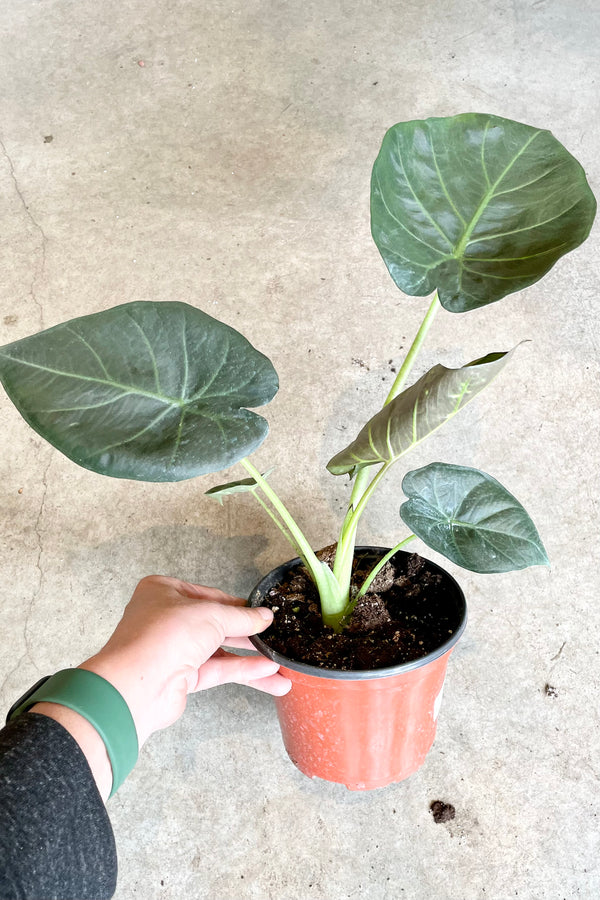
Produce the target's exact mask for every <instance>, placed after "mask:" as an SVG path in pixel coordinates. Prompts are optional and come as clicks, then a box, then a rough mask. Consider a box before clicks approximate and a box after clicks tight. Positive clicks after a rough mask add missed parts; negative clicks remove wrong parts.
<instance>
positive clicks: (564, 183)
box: [371, 113, 596, 312]
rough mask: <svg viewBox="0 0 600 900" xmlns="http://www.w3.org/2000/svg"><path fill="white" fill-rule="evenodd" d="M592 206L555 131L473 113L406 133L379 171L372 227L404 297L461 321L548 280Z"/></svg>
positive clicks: (395, 130)
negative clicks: (431, 300)
mask: <svg viewBox="0 0 600 900" xmlns="http://www.w3.org/2000/svg"><path fill="white" fill-rule="evenodd" d="M595 212H596V201H595V199H594V195H593V194H592V192H591V190H590V188H589V186H588V183H587V181H586V178H585V173H584V171H583V169H582V168H581V166H580V164H579V163H578V162H577V160H576V159H575V158H574V157H573V156H571V154H570V153H569V152H568V151H567V150H566V149H565V148H564V147H563V146H562V144H561V143H559V141H557V140H556V138H555V137H553V135H552V134H551V133H550V132H549V131H545V130H543V129H538V128H532V127H531V126H529V125H523V124H521V123H519V122H513V121H511V120H510V119H502V118H499V117H498V116H490V115H482V114H479V113H467V114H463V115H459V116H452V117H449V118H443V119H442V118H433V119H424V120H416V121H412V122H401V123H400V124H398V125H394V126H393V127H392V128H390V130H389V131H388V132H387V134H386V135H385V137H384V140H383V144H382V147H381V151H380V153H379V155H378V157H377V159H376V161H375V165H374V167H373V177H372V182H371V227H372V233H373V238H374V240H375V243H376V244H377V247H378V248H379V251H380V253H381V255H382V256H383V259H384V261H385V264H386V265H387V267H388V269H389V272H390V275H391V276H392V278H393V279H394V281H395V282H396V284H397V285H398V287H399V288H400V289H401V290H402V291H404V292H405V293H406V294H412V295H416V296H420V297H421V296H425V295H426V294H430V293H431V292H432V291H434V290H435V289H437V290H438V292H439V298H440V301H441V303H442V305H443V306H444V307H445V308H446V309H448V310H450V311H451V312H464V311H465V310H469V309H475V308H477V307H479V306H485V305H486V304H488V303H493V302H494V301H495V300H500V298H502V297H504V296H505V295H506V294H510V293H512V292H513V291H519V290H521V289H522V288H525V287H527V286H528V285H530V284H533V283H534V282H536V281H537V280H538V279H539V278H541V277H542V276H543V275H544V274H545V273H546V272H547V271H548V270H549V269H550V268H551V267H552V266H553V265H554V263H555V262H556V261H557V260H558V259H559V258H560V257H561V256H562V255H563V254H564V253H567V252H568V251H569V250H573V248H575V247H578V246H579V244H581V243H582V241H584V240H585V238H586V237H587V236H588V234H589V231H590V228H591V225H592V222H593V220H594V215H595Z"/></svg>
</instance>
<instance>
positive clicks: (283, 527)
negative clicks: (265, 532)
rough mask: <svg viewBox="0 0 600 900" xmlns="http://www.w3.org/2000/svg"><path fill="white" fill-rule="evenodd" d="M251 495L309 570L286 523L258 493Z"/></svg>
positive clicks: (254, 492) (253, 492)
mask: <svg viewBox="0 0 600 900" xmlns="http://www.w3.org/2000/svg"><path fill="white" fill-rule="evenodd" d="M251 493H252V496H253V497H254V499H255V500H258V502H259V503H260V505H261V506H262V508H263V509H264V511H265V512H266V514H267V515H268V516H270V517H271V519H272V520H273V521H274V522H275V524H276V525H277V527H278V528H279V530H280V531H281V533H282V534H283V536H284V537H285V539H286V540H287V541H288V542H289V544H290V545H291V547H293V549H294V553H296V555H297V556H299V557H300V559H301V560H302V562H303V563H304V565H305V566H306V568H307V569H308V568H309V566H308V563H307V561H306V558H305V556H304V554H303V553H302V550H301V549H300V547H299V546H298V544H297V543H296V541H295V540H294V538H293V537H292V535H291V534H290V532H289V530H288V528H287V526H286V524H285V522H283V521H282V520H281V519H278V518H277V516H276V515H275V513H274V512H273V510H272V509H271V508H270V507H269V506H268V505H267V504H266V503H265V501H264V500H263V498H262V497H261V496H260V495H259V494H258V493H257V492H256V491H251Z"/></svg>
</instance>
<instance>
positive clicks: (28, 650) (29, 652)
mask: <svg viewBox="0 0 600 900" xmlns="http://www.w3.org/2000/svg"><path fill="white" fill-rule="evenodd" d="M52 459H53V454H52V455H51V456H50V459H49V460H48V462H47V464H46V467H45V469H44V473H43V475H42V499H41V501H40V508H39V510H38V514H37V517H36V520H35V524H34V526H33V531H34V533H35V535H36V537H37V555H36V558H35V563H34V565H35V568H36V569H37V571H38V583H37V587H36V588H35V590H34V591H33V593H32V595H31V597H30V599H29V603H28V604H27V608H26V610H25V620H24V622H23V641H24V643H25V650H24V651H23V653H21V655H20V657H19V659H18V660H17V662H16V663H15V665H14V666H13V668H12V669H11V670H10V672H8V673H7V675H6V676H5V677H4V678H3V680H2V683H1V684H0V694H2V692H3V691H4V689H5V687H6V686H7V685H8V683H9V681H10V679H11V678H12V676H13V675H14V674H15V672H18V670H19V669H20V668H21V666H22V664H23V661H24V660H25V659H29V661H30V662H31V664H32V666H33V667H34V669H36V670H37V672H38V673H39V672H40V669H39V666H38V665H37V663H36V661H35V657H34V654H33V649H34V648H33V647H32V645H31V641H30V639H29V623H30V620H31V616H32V613H33V608H34V606H35V603H36V601H37V599H38V598H39V597H40V595H41V593H42V588H43V584H44V571H43V569H42V566H41V559H42V554H43V552H44V547H43V540H42V532H41V529H40V522H41V520H42V516H43V515H44V507H45V504H46V495H47V493H48V471H49V469H50V466H51V465H52Z"/></svg>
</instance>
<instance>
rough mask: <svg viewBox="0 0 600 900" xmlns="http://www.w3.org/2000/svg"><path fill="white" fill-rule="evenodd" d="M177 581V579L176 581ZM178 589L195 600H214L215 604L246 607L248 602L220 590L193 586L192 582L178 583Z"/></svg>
mask: <svg viewBox="0 0 600 900" xmlns="http://www.w3.org/2000/svg"><path fill="white" fill-rule="evenodd" d="M175 580H176V579H175ZM177 583H178V589H179V591H180V592H181V593H183V594H185V595H186V596H187V597H190V598H191V599H194V600H212V601H214V602H215V603H224V604H225V605H227V606H245V605H246V603H247V602H248V601H247V600H243V599H242V597H232V596H231V594H226V593H225V592H224V591H221V590H219V588H212V587H206V586H205V585H203V584H192V583H191V582H190V581H178V582H177Z"/></svg>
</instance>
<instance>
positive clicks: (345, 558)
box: [333, 291, 440, 594]
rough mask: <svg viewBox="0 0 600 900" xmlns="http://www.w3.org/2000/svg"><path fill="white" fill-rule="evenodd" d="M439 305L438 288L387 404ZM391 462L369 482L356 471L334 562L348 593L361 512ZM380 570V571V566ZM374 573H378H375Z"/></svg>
mask: <svg viewBox="0 0 600 900" xmlns="http://www.w3.org/2000/svg"><path fill="white" fill-rule="evenodd" d="M439 308H440V302H439V299H438V294H437V291H436V292H435V294H434V295H433V298H432V300H431V303H430V304H429V308H428V310H427V312H426V314H425V318H424V319H423V321H422V322H421V325H420V327H419V330H418V332H417V334H416V336H415V339H414V340H413V342H412V344H411V347H410V350H409V351H408V353H407V354H406V358H405V360H404V362H403V363H402V366H401V368H400V371H399V372H398V375H397V376H396V379H395V381H394V384H393V385H392V387H391V390H390V392H389V394H388V396H387V398H386V401H385V403H384V406H386V405H387V404H388V403H390V402H391V401H392V400H393V399H394V398H395V397H397V396H398V394H399V393H400V392H401V391H402V389H403V387H404V385H405V383H406V380H407V378H408V376H409V374H410V371H411V369H412V367H413V365H414V363H415V360H416V358H417V356H418V354H419V351H420V350H421V347H422V345H423V342H424V341H425V338H426V336H427V332H428V331H429V329H430V328H431V325H432V323H433V320H434V318H435V316H436V313H437V311H438V309H439ZM392 464H393V461H389V462H387V463H385V464H384V465H383V466H382V467H381V468H380V469H379V471H378V472H377V474H376V475H375V477H374V478H373V480H372V481H371V483H370V484H368V479H369V471H368V469H369V468H370V467H368V466H364V467H363V468H361V469H359V470H358V472H357V473H356V475H355V478H354V485H353V488H352V495H351V497H350V502H349V504H348V512H347V513H346V517H345V519H344V524H343V526H342V531H341V534H340V539H339V541H338V549H337V552H336V557H335V563H334V566H333V574H334V575H335V577H336V579H337V581H338V582H339V584H340V585H341V586H342V588H343V591H344V592H346V591H348V594H349V588H350V578H351V575H352V561H353V558H354V547H355V544H356V532H357V529H358V523H359V520H360V517H361V516H362V514H363V512H364V510H365V507H366V505H367V503H368V501H369V500H370V498H371V496H372V494H373V492H374V491H375V489H376V488H377V486H378V485H379V482H380V481H381V479H382V478H383V477H384V476H385V474H386V473H387V470H388V469H389V468H390V466H391V465H392ZM407 540H412V537H411V538H407ZM396 549H398V548H396ZM394 552H395V551H394ZM385 562H387V559H386V560H385V561H384V563H385ZM384 563H382V564H381V565H384ZM377 571H379V569H378V570H377ZM375 574H377V572H375ZM373 577H375V576H374V575H373ZM365 590H366V588H365Z"/></svg>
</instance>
